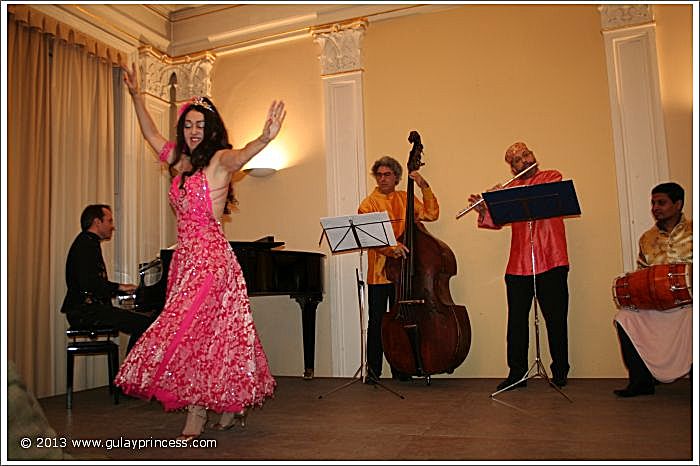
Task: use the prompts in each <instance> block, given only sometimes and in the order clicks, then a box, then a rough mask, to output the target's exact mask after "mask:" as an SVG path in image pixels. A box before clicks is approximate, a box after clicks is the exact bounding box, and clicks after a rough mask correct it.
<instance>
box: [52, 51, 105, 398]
mask: <svg viewBox="0 0 700 466" xmlns="http://www.w3.org/2000/svg"><path fill="white" fill-rule="evenodd" d="M112 85H113V83H112V66H111V65H110V64H108V63H106V62H104V61H103V60H101V59H99V58H97V57H95V56H94V55H90V54H88V53H86V51H85V49H84V47H82V46H79V45H75V44H68V43H64V42H63V41H56V43H55V46H54V49H53V61H52V66H51V114H52V115H55V116H56V118H54V119H53V122H52V125H51V179H52V180H53V183H51V214H50V218H49V220H50V221H49V223H50V225H51V239H50V242H51V243H50V244H51V250H52V251H53V252H54V253H53V254H52V263H51V279H52V281H53V283H52V286H51V290H53V291H54V295H53V297H52V299H53V305H54V308H55V309H58V308H59V307H60V305H61V303H62V301H63V297H64V296H65V293H66V284H65V275H64V274H65V263H66V255H67V253H68V249H69V248H70V245H71V243H72V242H73V240H74V239H75V236H76V235H77V234H78V233H79V232H80V213H81V212H82V210H83V208H84V207H85V206H86V205H88V204H109V205H111V206H112V208H113V209H114V147H115V142H114V121H113V116H114V102H113V95H112ZM117 227H118V225H117ZM102 251H103V254H104V258H105V262H106V264H107V270H108V271H113V270H114V268H113V267H112V257H113V243H112V242H105V243H102ZM110 279H113V280H115V278H114V277H113V276H110ZM54 317H57V320H56V322H55V325H54V332H55V336H56V341H57V344H56V346H55V350H56V351H55V356H56V357H55V367H56V376H55V381H56V391H57V392H63V391H64V387H65V367H66V361H65V351H64V350H63V348H65V336H64V332H65V328H66V325H67V322H66V320H65V316H63V315H62V314H56V313H54ZM106 384H107V364H106V356H100V357H92V358H77V359H76V366H75V376H74V380H73V389H74V390H81V389H84V388H90V387H94V386H103V385H106Z"/></svg>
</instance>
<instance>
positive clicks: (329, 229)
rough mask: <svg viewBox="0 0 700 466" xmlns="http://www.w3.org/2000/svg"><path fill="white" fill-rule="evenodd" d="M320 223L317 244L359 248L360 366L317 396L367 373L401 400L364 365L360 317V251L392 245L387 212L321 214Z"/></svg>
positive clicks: (335, 250) (336, 250) (340, 248)
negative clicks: (327, 215)
mask: <svg viewBox="0 0 700 466" xmlns="http://www.w3.org/2000/svg"><path fill="white" fill-rule="evenodd" d="M321 226H322V228H323V233H321V239H320V240H319V244H321V241H323V237H324V236H325V237H326V239H327V240H328V245H329V246H330V248H331V252H332V253H340V252H350V251H355V250H358V249H359V250H360V256H359V257H360V267H359V268H356V269H355V277H356V280H357V297H358V307H359V311H360V367H358V368H357V370H356V371H355V374H354V375H353V376H352V378H351V379H350V381H349V382H347V383H345V384H343V385H341V386H340V387H337V388H334V389H333V390H331V391H329V392H327V393H325V394H322V395H319V396H318V398H319V399H321V398H323V397H324V396H327V395H330V394H331V393H334V392H337V391H338V390H341V389H343V388H346V387H349V386H350V385H352V384H354V383H356V382H360V381H362V382H363V383H364V382H365V381H366V380H367V376H368V375H370V376H371V377H372V378H373V380H375V381H376V383H375V384H374V385H375V386H376V385H379V386H380V387H382V388H383V389H385V390H387V391H389V392H391V393H393V394H394V395H396V396H398V397H399V398H402V399H403V398H404V397H403V395H401V394H399V393H397V392H395V391H394V390H392V389H390V388H388V387H386V386H384V385H383V384H382V383H380V382H379V379H378V378H377V377H376V375H375V374H374V373H372V369H371V368H369V367H367V345H366V333H367V330H366V327H365V324H364V317H363V316H364V314H365V307H364V301H365V300H364V296H365V293H364V285H365V282H364V280H362V254H363V252H364V250H365V249H367V248H373V247H386V246H395V245H396V238H395V237H394V230H393V229H392V228H391V220H389V214H387V213H386V212H370V213H367V214H357V215H349V216H340V217H324V218H322V219H321ZM368 372H370V374H368ZM358 375H359V378H358Z"/></svg>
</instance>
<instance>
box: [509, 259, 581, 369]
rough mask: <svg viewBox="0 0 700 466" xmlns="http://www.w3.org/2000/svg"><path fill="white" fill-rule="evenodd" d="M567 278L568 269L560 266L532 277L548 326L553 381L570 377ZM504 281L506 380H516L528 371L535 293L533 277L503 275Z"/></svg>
mask: <svg viewBox="0 0 700 466" xmlns="http://www.w3.org/2000/svg"><path fill="white" fill-rule="evenodd" d="M568 275H569V268H568V267H565V266H562V267H555V268H553V269H551V270H548V271H546V272H543V273H540V274H537V275H536V276H535V280H536V285H537V302H538V303H539V309H540V310H541V311H542V315H543V316H544V320H545V323H546V325H547V339H548V341H549V353H550V355H551V356H552V364H551V366H550V369H551V370H552V377H553V378H565V377H566V376H567V375H568V374H569V340H568V314H569V287H568ZM505 281H506V293H507V295H508V334H507V337H506V341H507V345H508V349H507V352H508V367H509V369H510V374H509V377H512V378H517V379H519V378H521V377H522V376H523V375H525V373H526V372H527V370H528V346H529V339H530V328H529V316H530V307H531V306H532V299H533V297H534V296H535V290H534V285H533V280H532V275H508V274H506V277H505Z"/></svg>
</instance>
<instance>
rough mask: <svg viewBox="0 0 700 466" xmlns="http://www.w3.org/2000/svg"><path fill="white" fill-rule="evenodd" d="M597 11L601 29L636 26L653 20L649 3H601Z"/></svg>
mask: <svg viewBox="0 0 700 466" xmlns="http://www.w3.org/2000/svg"><path fill="white" fill-rule="evenodd" d="M598 11H599V12H600V24H601V28H602V29H603V30H609V29H618V28H624V27H629V26H638V25H640V24H646V23H651V22H653V21H654V15H653V14H652V11H651V5H638V4H635V5H601V6H599V7H598Z"/></svg>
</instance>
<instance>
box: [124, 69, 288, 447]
mask: <svg viewBox="0 0 700 466" xmlns="http://www.w3.org/2000/svg"><path fill="white" fill-rule="evenodd" d="M124 72H125V73H124V82H125V83H126V86H127V88H128V89H129V93H130V94H131V97H132V100H133V102H134V108H135V110H136V115H137V117H138V120H139V124H140V126H141V131H142V133H143V135H144V137H145V139H146V141H148V143H149V144H150V145H151V146H152V147H153V148H154V149H155V150H156V151H159V153H160V157H159V158H160V161H161V162H164V163H167V164H168V165H169V167H170V169H171V170H170V171H171V173H173V174H175V176H174V178H173V180H172V185H171V187H170V191H169V193H168V198H169V200H170V203H171V205H172V206H173V209H174V210H175V213H176V216H177V240H178V243H177V249H176V251H175V252H174V254H173V258H172V262H171V266H170V271H169V275H168V286H167V294H166V302H165V307H164V308H163V311H162V312H161V313H160V315H159V317H158V319H157V320H156V321H155V322H154V323H153V325H151V327H150V328H149V329H148V330H147V331H146V332H145V333H144V334H143V335H142V337H141V338H140V339H139V340H138V342H137V343H136V345H135V346H134V347H133V349H132V350H131V352H130V353H129V354H128V356H127V357H126V359H125V360H124V363H123V364H122V366H121V368H120V370H119V373H118V374H117V377H116V380H115V383H116V384H117V385H118V386H120V387H121V388H122V390H123V391H124V393H126V394H127V395H132V396H138V397H141V398H145V399H151V398H153V397H155V398H156V399H157V400H159V401H160V402H161V403H162V404H163V407H164V409H165V410H168V411H170V410H175V409H180V408H185V407H186V408H187V411H188V415H187V421H186V423H185V426H184V428H183V430H182V434H181V435H180V436H179V437H178V439H181V440H191V439H193V438H196V437H198V436H199V435H200V434H201V433H202V432H203V431H204V426H205V424H206V421H207V410H211V411H214V412H216V413H222V414H221V417H220V418H219V421H218V423H216V424H214V426H213V427H214V428H215V429H218V430H223V429H228V428H230V427H232V426H233V425H235V424H236V423H240V424H241V425H245V416H246V414H247V408H248V407H253V406H260V405H262V404H263V402H264V401H265V399H266V398H268V397H271V396H272V395H273V392H274V389H275V384H276V383H275V380H274V378H273V377H272V374H271V373H270V368H269V366H268V362H267V357H266V356H265V352H264V351H263V348H262V345H261V344H260V340H259V338H258V334H257V331H256V329H255V324H254V323H253V318H252V314H251V311H250V301H249V299H248V292H247V289H246V284H245V280H244V278H243V273H242V272H241V268H240V265H239V264H238V261H237V260H236V257H235V255H234V253H233V250H232V249H231V247H230V245H229V243H228V241H227V240H226V237H225V236H224V232H223V229H222V227H221V223H220V222H219V219H220V218H221V216H222V215H223V213H224V212H226V211H227V204H228V203H229V202H230V201H231V200H232V199H233V196H232V192H231V188H230V182H231V176H232V174H233V173H234V172H236V171H237V170H239V169H240V168H241V167H243V165H245V163H246V162H248V161H249V160H250V159H251V158H253V156H255V155H256V154H257V153H258V152H260V151H261V150H262V149H263V148H264V147H265V146H266V145H267V144H268V143H269V142H270V141H271V140H272V139H274V138H275V137H276V136H277V134H278V133H279V131H280V128H281V126H282V122H283V121H284V118H285V116H286V111H285V110H284V103H283V102H281V101H280V102H276V101H275V102H273V103H272V105H271V106H270V110H269V112H268V114H267V119H266V121H265V125H264V127H263V130H262V134H261V135H260V136H259V137H258V138H257V139H254V140H253V141H250V142H249V143H248V144H247V145H246V146H245V147H243V148H242V149H233V148H232V146H231V144H229V142H228V135H227V132H226V128H225V126H224V123H223V121H222V120H221V117H220V115H219V113H218V111H217V110H216V108H215V107H214V105H213V104H212V102H211V101H210V100H209V99H208V98H206V97H194V98H193V99H192V101H191V102H190V103H188V104H186V105H185V106H183V108H182V109H181V113H180V117H179V119H178V122H177V142H176V143H172V142H169V141H167V140H166V139H165V138H164V137H163V136H162V135H161V134H160V133H159V131H158V129H157V128H156V126H155V123H154V122H153V119H152V118H151V116H150V115H149V113H148V111H147V110H146V106H145V104H144V100H143V96H142V95H141V94H140V93H139V85H138V80H137V77H136V67H135V65H133V64H132V67H131V70H129V69H128V68H126V67H124Z"/></svg>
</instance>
